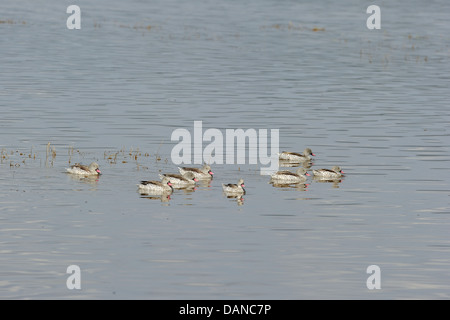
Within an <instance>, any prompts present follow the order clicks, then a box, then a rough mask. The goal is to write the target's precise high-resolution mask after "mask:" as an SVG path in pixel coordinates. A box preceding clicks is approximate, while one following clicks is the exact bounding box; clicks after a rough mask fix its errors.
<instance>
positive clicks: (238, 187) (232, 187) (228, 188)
mask: <svg viewBox="0 0 450 320" xmlns="http://www.w3.org/2000/svg"><path fill="white" fill-rule="evenodd" d="M244 187H245V184H244V179H239V181H238V183H237V184H232V183H229V184H222V189H223V191H224V192H225V193H227V194H233V195H243V194H245V189H244Z"/></svg>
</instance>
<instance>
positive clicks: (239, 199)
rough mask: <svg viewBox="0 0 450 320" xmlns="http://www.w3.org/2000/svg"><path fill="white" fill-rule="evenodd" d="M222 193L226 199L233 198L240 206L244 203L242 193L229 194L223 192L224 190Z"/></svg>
mask: <svg viewBox="0 0 450 320" xmlns="http://www.w3.org/2000/svg"><path fill="white" fill-rule="evenodd" d="M224 195H225V196H226V197H227V198H228V199H234V200H235V201H236V204H237V205H238V206H242V205H243V204H244V196H243V195H240V194H239V195H236V194H229V193H225V192H224Z"/></svg>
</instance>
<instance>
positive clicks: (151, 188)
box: [66, 148, 344, 196]
mask: <svg viewBox="0 0 450 320" xmlns="http://www.w3.org/2000/svg"><path fill="white" fill-rule="evenodd" d="M278 156H279V160H280V162H283V163H289V164H290V165H291V166H293V165H298V164H305V163H306V164H308V163H309V164H310V163H311V161H312V158H311V156H315V154H314V153H313V152H312V150H311V149H310V148H306V149H305V150H304V151H303V153H296V152H288V151H283V152H281V153H279V154H278ZM66 170H67V172H68V173H70V174H75V175H81V176H95V175H101V171H100V168H99V165H98V164H97V163H96V162H93V163H91V164H90V165H89V166H85V165H82V164H75V165H73V166H71V167H70V168H67V169H66ZM178 171H179V173H165V174H159V177H160V180H159V181H158V180H147V181H141V182H140V183H139V184H138V190H139V192H140V193H144V194H151V195H170V194H172V192H173V191H174V188H175V189H183V188H189V187H194V186H195V185H196V182H198V181H199V180H202V181H205V180H206V181H207V180H211V179H213V175H214V173H213V172H212V171H211V167H210V165H208V164H204V165H203V167H201V168H192V167H178ZM312 173H313V176H314V178H315V179H319V180H324V181H336V180H339V179H340V178H341V177H342V176H343V174H344V172H343V171H342V169H341V168H340V167H338V166H334V167H332V168H331V169H317V170H312ZM307 176H311V175H310V174H309V173H308V172H307V170H306V169H305V168H304V167H300V168H298V169H297V170H296V172H292V171H289V170H282V171H278V172H275V173H274V174H272V175H271V177H270V182H271V183H273V184H276V185H292V184H302V183H304V182H305V181H306V180H307ZM222 189H223V192H224V193H225V194H226V195H229V196H242V195H245V193H246V192H245V184H244V179H239V181H238V183H237V184H233V183H229V184H222Z"/></svg>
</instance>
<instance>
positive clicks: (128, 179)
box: [0, 0, 450, 299]
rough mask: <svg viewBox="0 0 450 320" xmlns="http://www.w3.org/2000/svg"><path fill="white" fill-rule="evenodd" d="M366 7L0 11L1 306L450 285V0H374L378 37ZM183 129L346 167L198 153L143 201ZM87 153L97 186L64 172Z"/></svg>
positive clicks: (148, 5)
mask: <svg viewBox="0 0 450 320" xmlns="http://www.w3.org/2000/svg"><path fill="white" fill-rule="evenodd" d="M71 4H76V5H78V6H80V8H81V29H80V30H69V29H67V27H66V20H67V18H68V17H69V16H70V14H67V13H66V9H67V7H68V6H69V5H71ZM370 4H371V3H365V2H362V1H352V0H347V1H340V2H335V1H326V0H325V1H321V2H320V3H314V4H313V3H301V2H299V1H270V0H263V1H252V2H250V1H207V0H196V1H189V2H187V1H174V0H170V1H151V2H146V1H137V0H136V1H127V2H121V1H95V4H93V3H92V2H91V1H76V3H75V2H74V1H65V2H63V3H61V1H56V0H51V1H46V2H45V4H43V3H39V4H35V3H34V2H32V1H19V2H17V1H14V2H8V3H3V4H2V5H1V6H0V7H1V10H0V12H1V13H0V20H1V23H0V46H1V48H2V49H1V54H0V70H1V72H0V108H1V109H0V110H1V116H0V149H1V152H2V153H1V163H0V188H1V192H0V266H1V267H0V298H2V299H79V298H82V299H449V298H450V185H449V182H448V181H449V176H450V169H449V161H450V147H449V143H450V139H449V136H450V125H449V124H450V106H449V101H450V90H449V89H450V86H449V84H450V78H449V73H450V64H449V58H450V48H449V44H450V36H449V35H450V23H449V21H448V13H449V12H450V3H449V2H448V1H444V0H439V1H434V2H432V3H424V2H422V1H412V2H411V1H397V2H396V3H395V4H392V3H390V2H386V1H382V2H380V3H378V5H379V6H380V7H381V29H380V30H369V29H368V28H367V27H366V20H367V18H368V17H369V14H367V13H366V9H367V7H368V6H369V5H370ZM194 121H202V123H203V128H204V130H206V129H208V128H216V129H218V130H220V131H221V132H225V130H226V129H238V128H242V129H244V130H246V129H249V128H253V129H256V130H258V129H279V140H280V145H279V149H280V151H281V150H290V151H297V152H301V151H302V150H303V149H304V148H305V147H310V148H311V149H312V150H313V152H314V153H315V154H316V157H315V158H314V163H313V165H312V167H311V169H317V168H330V167H331V166H334V165H339V166H341V167H342V169H343V170H344V171H345V173H346V175H345V177H344V178H343V179H342V181H340V182H339V183H319V182H316V181H313V180H311V179H310V178H308V184H309V185H308V186H307V187H306V188H302V187H299V188H292V187H283V188H278V187H274V186H272V185H271V184H269V183H268V182H269V177H268V176H265V175H261V174H260V171H259V170H260V165H252V164H248V163H246V164H220V165H219V164H212V168H213V171H214V173H215V178H214V179H213V180H212V181H211V182H210V183H206V184H204V183H203V184H199V185H198V187H197V188H196V190H194V191H183V190H175V192H174V193H173V194H172V195H171V197H170V199H166V198H164V197H162V198H161V197H156V198H151V197H141V196H140V195H139V193H138V192H137V186H136V185H137V183H139V181H140V180H143V179H158V174H159V173H161V172H163V173H166V172H176V171H177V168H176V167H177V166H176V165H175V164H174V163H173V162H172V159H171V151H172V148H173V147H174V146H175V145H176V144H177V142H174V141H171V134H172V132H173V131H174V130H175V129H177V128H184V129H187V130H189V131H190V132H193V125H194ZM48 143H50V145H49V146H48ZM207 145H208V143H207V142H205V143H204V147H206V146H207ZM47 148H48V149H47ZM48 151H49V152H48ZM94 160H95V161H97V162H98V163H99V165H100V168H101V170H102V172H103V175H102V176H100V177H99V178H98V179H77V178H76V177H71V176H69V175H67V174H66V173H65V168H67V167H68V166H69V165H70V164H74V163H75V162H81V163H86V164H89V163H90V162H92V161H94ZM284 169H289V170H293V171H294V170H295V169H296V168H284ZM240 177H242V178H244V179H245V184H246V190H247V194H246V195H245V196H244V197H243V198H244V199H243V200H237V199H233V198H227V197H226V196H225V195H224V194H223V193H222V187H221V184H222V183H236V182H237V180H238V179H239V178H240ZM70 265H77V266H79V267H80V272H81V290H76V289H75V290H69V289H68V288H67V286H66V280H67V279H68V278H69V276H70V275H69V274H68V273H66V270H67V268H68V266H70ZM370 265H377V266H379V268H380V271H381V276H380V282H381V289H374V290H369V289H368V287H367V285H366V281H367V279H368V278H369V276H371V274H368V273H367V272H366V270H367V267H368V266H370Z"/></svg>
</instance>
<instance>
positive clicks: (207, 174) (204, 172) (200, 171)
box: [178, 163, 214, 180]
mask: <svg viewBox="0 0 450 320" xmlns="http://www.w3.org/2000/svg"><path fill="white" fill-rule="evenodd" d="M178 171H180V173H181V175H185V174H186V173H187V172H192V173H193V174H194V176H195V177H196V178H197V179H199V180H206V179H212V178H213V175H214V173H213V172H212V171H211V167H210V166H209V165H208V164H206V163H205V164H204V165H203V167H202V168H189V167H178Z"/></svg>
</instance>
